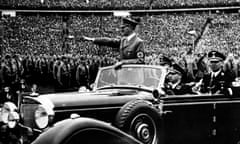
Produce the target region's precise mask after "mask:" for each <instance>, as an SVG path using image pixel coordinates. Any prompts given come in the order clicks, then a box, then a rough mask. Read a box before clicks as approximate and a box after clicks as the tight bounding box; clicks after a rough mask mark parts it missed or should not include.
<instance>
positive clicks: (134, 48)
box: [82, 17, 145, 63]
mask: <svg viewBox="0 0 240 144" xmlns="http://www.w3.org/2000/svg"><path fill="white" fill-rule="evenodd" d="M138 24H139V21H138V20H137V19H133V18H130V17H125V18H123V19H122V25H121V30H122V37H120V38H108V37H98V38H91V37H87V36H83V37H82V38H83V40H86V41H92V42H93V43H95V44H98V45H106V46H110V47H112V48H114V49H116V50H119V53H120V58H121V61H122V62H124V63H144V55H145V54H144V43H143V40H142V39H141V38H139V37H138V35H137V34H136V32H135V28H136V26H137V25H138Z"/></svg>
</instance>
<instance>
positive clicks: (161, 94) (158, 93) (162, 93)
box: [152, 89, 166, 99]
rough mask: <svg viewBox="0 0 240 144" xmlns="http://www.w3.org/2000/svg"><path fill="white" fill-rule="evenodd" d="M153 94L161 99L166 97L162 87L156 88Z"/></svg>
mask: <svg viewBox="0 0 240 144" xmlns="http://www.w3.org/2000/svg"><path fill="white" fill-rule="evenodd" d="M152 95H153V97H154V98H155V99H160V98H161V97H165V95H166V93H165V92H164V91H163V90H162V89H160V90H158V89H154V90H153V92H152Z"/></svg>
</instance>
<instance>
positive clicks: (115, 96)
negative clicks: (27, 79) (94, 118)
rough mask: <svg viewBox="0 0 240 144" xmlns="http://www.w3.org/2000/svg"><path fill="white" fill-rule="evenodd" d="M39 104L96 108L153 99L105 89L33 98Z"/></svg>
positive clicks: (146, 94)
mask: <svg viewBox="0 0 240 144" xmlns="http://www.w3.org/2000/svg"><path fill="white" fill-rule="evenodd" d="M33 99H35V100H37V101H39V102H40V103H41V101H42V100H43V99H45V100H46V101H50V102H51V103H52V104H53V107H54V108H57V107H61V108H62V107H74V106H78V107H96V106H100V105H101V106H106V105H108V106H111V105H112V106H113V105H123V104H125V103H126V102H128V101H130V100H133V99H146V100H147V99H148V100H151V99H153V96H152V94H151V93H150V92H146V91H139V90H129V89H121V90H120V89H106V90H97V91H91V92H66V93H55V94H44V95H41V96H39V97H35V98H33Z"/></svg>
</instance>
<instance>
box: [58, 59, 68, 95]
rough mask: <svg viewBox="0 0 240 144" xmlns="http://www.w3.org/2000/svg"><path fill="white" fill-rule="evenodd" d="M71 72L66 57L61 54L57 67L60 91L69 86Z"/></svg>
mask: <svg viewBox="0 0 240 144" xmlns="http://www.w3.org/2000/svg"><path fill="white" fill-rule="evenodd" d="M70 79H71V72H70V64H69V63H68V59H67V57H65V56H63V57H62V61H61V64H60V66H59V67H58V73H57V80H58V83H59V85H60V89H59V90H61V91H64V90H67V89H68V88H69V86H70Z"/></svg>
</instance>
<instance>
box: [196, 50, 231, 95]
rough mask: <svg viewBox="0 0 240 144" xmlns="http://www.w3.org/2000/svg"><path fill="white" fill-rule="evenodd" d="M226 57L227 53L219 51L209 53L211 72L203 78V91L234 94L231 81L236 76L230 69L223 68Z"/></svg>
mask: <svg viewBox="0 0 240 144" xmlns="http://www.w3.org/2000/svg"><path fill="white" fill-rule="evenodd" d="M225 58H226V57H225V55H223V54H222V53H220V52H218V51H210V52H209V53H208V61H209V68H210V72H209V73H207V74H205V75H204V76H203V79H202V80H201V87H200V92H201V93H209V94H228V95H232V90H231V83H232V82H233V81H234V79H235V78H234V75H233V74H232V73H231V72H230V71H228V70H225V69H224V68H223V66H224V60H225ZM198 86H200V85H198Z"/></svg>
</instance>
